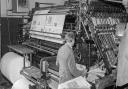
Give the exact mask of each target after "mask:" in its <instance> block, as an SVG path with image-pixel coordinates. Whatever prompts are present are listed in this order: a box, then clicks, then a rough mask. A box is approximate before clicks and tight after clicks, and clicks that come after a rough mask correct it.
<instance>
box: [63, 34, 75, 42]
mask: <svg viewBox="0 0 128 89" xmlns="http://www.w3.org/2000/svg"><path fill="white" fill-rule="evenodd" d="M72 39H75V34H74V33H73V32H67V33H66V35H65V40H72Z"/></svg>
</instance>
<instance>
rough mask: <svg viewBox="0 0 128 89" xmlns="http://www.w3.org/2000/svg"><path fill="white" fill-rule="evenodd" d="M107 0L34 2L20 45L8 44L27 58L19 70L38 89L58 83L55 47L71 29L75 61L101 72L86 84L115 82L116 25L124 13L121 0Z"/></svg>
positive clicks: (101, 85)
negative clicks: (43, 4)
mask: <svg viewBox="0 0 128 89" xmlns="http://www.w3.org/2000/svg"><path fill="white" fill-rule="evenodd" d="M38 4H39V3H38ZM111 4H112V2H107V1H106V2H102V1H92V2H90V3H87V2H86V1H83V0H80V1H77V0H74V1H67V2H65V5H64V6H51V7H43V8H41V7H39V5H37V6H38V7H36V8H34V9H33V10H34V12H33V14H32V17H31V18H32V21H31V22H30V23H31V24H30V28H24V29H25V31H26V33H25V34H24V35H23V37H24V38H25V40H24V41H23V42H22V44H20V45H11V46H9V48H10V49H11V50H13V51H15V52H16V53H19V54H22V55H23V56H24V61H25V60H26V59H28V60H29V61H30V66H29V67H25V62H24V68H23V70H22V71H21V74H22V75H24V76H25V77H26V78H27V79H28V80H30V81H32V82H33V83H35V84H37V85H38V86H40V87H41V89H42V88H51V89H55V86H54V85H58V80H59V74H58V67H57V66H56V64H55V62H56V55H57V51H58V49H59V48H60V47H61V46H62V45H63V44H64V40H63V37H64V34H66V33H67V32H74V33H75V35H76V42H75V45H74V47H73V50H74V53H75V58H76V63H77V64H79V65H80V66H85V67H86V68H87V70H88V71H90V70H91V68H93V67H95V66H96V67H98V68H100V69H101V70H102V72H103V74H104V76H100V75H99V76H98V79H95V80H93V81H94V82H90V84H92V86H94V89H105V88H106V87H109V86H115V81H116V66H117V54H118V45H119V39H118V38H117V35H116V29H117V28H116V26H117V24H119V23H122V22H123V21H125V19H124V18H127V14H126V11H125V8H124V7H123V5H122V4H120V3H113V6H112V5H111ZM116 4H118V7H117V5H116ZM17 49H18V50H17ZM19 50H20V51H19ZM49 80H50V83H49ZM47 86H49V87H47ZM39 89H40V88H39Z"/></svg>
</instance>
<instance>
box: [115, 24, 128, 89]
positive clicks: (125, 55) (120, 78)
mask: <svg viewBox="0 0 128 89" xmlns="http://www.w3.org/2000/svg"><path fill="white" fill-rule="evenodd" d="M125 25H126V24H125V23H122V24H119V27H120V30H122V31H124V33H123V32H122V33H123V35H122V36H123V37H121V42H120V45H119V52H118V66H117V81H116V85H117V86H119V87H122V88H123V86H124V85H126V87H127V84H128V24H127V26H126V29H125ZM121 27H122V28H121ZM124 87H125V86H124ZM123 89H124V88H123Z"/></svg>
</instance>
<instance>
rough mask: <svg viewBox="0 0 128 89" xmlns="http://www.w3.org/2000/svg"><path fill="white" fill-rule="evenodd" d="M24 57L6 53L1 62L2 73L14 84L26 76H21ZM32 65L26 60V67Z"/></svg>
mask: <svg viewBox="0 0 128 89" xmlns="http://www.w3.org/2000/svg"><path fill="white" fill-rule="evenodd" d="M23 59H24V58H23V57H22V56H20V55H18V54H16V53H14V52H8V53H6V54H5V55H4V56H3V57H2V59H1V62H0V70H1V73H2V74H3V75H4V76H5V77H6V78H7V79H8V80H9V81H10V82H11V83H12V84H14V83H15V82H16V81H18V80H19V79H22V78H23V77H24V76H22V75H21V74H20V71H21V70H22V68H23ZM29 65H30V62H29V61H28V60H26V67H28V66H29Z"/></svg>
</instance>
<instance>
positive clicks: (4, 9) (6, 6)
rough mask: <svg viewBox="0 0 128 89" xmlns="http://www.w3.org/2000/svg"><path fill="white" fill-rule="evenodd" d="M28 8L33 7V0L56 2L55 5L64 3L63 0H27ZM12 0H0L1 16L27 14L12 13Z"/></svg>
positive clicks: (34, 0) (35, 0)
mask: <svg viewBox="0 0 128 89" xmlns="http://www.w3.org/2000/svg"><path fill="white" fill-rule="evenodd" d="M28 2H29V3H28V6H29V7H28V8H29V10H31V9H32V8H34V7H35V2H41V3H56V5H62V4H64V0H28ZM9 10H12V0H1V16H2V17H18V16H19V17H21V15H27V14H26V13H12V11H9Z"/></svg>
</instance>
